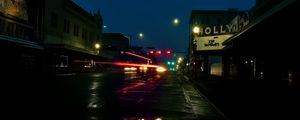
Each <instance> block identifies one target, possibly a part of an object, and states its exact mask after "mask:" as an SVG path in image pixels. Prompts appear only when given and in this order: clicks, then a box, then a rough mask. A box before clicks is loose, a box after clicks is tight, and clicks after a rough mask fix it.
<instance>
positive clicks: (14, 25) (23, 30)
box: [0, 0, 44, 73]
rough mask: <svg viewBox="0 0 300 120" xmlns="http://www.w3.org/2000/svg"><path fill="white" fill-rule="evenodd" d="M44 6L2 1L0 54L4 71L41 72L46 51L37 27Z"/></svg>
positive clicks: (26, 0)
mask: <svg viewBox="0 0 300 120" xmlns="http://www.w3.org/2000/svg"><path fill="white" fill-rule="evenodd" d="M41 3H42V2H41V1H37V2H35V1H33V0H18V1H12V0H1V1H0V46H1V52H0V53H1V56H2V57H1V63H3V66H4V71H8V73H25V72H26V73H34V72H37V71H39V69H40V67H41V66H40V63H41V59H42V52H43V50H44V47H43V46H42V39H41V37H42V36H41V34H39V30H40V29H39V25H38V24H37V21H38V20H39V19H40V16H39V11H40V10H41V7H40V6H39V5H40V4H41Z"/></svg>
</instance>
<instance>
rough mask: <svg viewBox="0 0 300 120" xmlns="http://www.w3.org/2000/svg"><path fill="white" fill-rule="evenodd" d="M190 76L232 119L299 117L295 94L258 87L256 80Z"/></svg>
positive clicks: (286, 119) (287, 118)
mask: <svg viewBox="0 0 300 120" xmlns="http://www.w3.org/2000/svg"><path fill="white" fill-rule="evenodd" d="M184 76H185V78H186V79H188V80H190V81H191V82H192V83H193V84H194V85H195V86H196V87H197V88H198V90H199V91H201V93H203V94H204V95H205V96H206V97H207V98H208V99H209V100H210V101H211V102H213V103H214V104H215V105H216V106H217V107H218V108H220V110H221V111H222V112H223V113H224V114H225V115H226V116H227V117H228V118H229V119H230V120H245V119H247V120H248V119H251V120H253V119H273V118H274V119H275V118H277V117H279V118H284V119H285V120H289V119H295V118H299V116H298V115H297V114H298V113H297V111H298V112H299V110H297V109H299V107H296V106H299V104H298V102H297V100H296V99H295V98H296V97H295V94H294V95H290V94H289V93H286V92H285V91H281V90H280V89H279V90H274V89H272V90H269V89H267V88H264V87H262V88H258V87H257V86H255V84H253V83H242V82H240V81H237V80H236V81H234V80H226V79H222V78H221V77H216V76H206V77H205V76H201V75H199V76H198V77H197V79H191V78H189V77H188V76H187V75H184Z"/></svg>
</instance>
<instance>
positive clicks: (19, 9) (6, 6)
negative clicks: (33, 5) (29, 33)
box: [0, 0, 28, 20]
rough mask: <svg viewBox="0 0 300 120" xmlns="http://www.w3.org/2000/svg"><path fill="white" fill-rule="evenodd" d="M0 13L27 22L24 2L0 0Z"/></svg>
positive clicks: (20, 0) (19, 0) (22, 0)
mask: <svg viewBox="0 0 300 120" xmlns="http://www.w3.org/2000/svg"><path fill="white" fill-rule="evenodd" d="M0 12H1V13H3V14H5V15H11V16H14V17H17V18H20V19H23V20H28V13H27V4H26V1H25V0H0Z"/></svg>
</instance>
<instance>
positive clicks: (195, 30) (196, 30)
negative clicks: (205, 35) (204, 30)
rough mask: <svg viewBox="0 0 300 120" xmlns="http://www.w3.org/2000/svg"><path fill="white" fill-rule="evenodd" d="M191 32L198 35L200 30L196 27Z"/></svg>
mask: <svg viewBox="0 0 300 120" xmlns="http://www.w3.org/2000/svg"><path fill="white" fill-rule="evenodd" d="M193 32H194V33H196V34H198V33H199V32H200V28H199V27H198V26H195V27H194V28H193Z"/></svg>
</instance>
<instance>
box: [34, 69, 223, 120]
mask: <svg viewBox="0 0 300 120" xmlns="http://www.w3.org/2000/svg"><path fill="white" fill-rule="evenodd" d="M41 83H43V85H41V84H39V89H40V90H39V94H40V95H41V96H42V97H41V99H40V100H39V103H41V104H39V105H38V107H37V108H38V109H40V110H44V111H45V112H41V113H39V115H40V116H41V117H45V118H49V119H64V120H74V119H80V120H102V119H103V120H104V119H105V120H108V119H110V120H138V119H139V120H142V119H144V120H159V119H163V120H169V119H171V120H173V119H176V120H177V119H179V120H180V119H200V120H220V119H221V120H222V119H224V118H223V116H222V114H221V113H220V112H219V111H218V110H216V109H215V107H213V106H212V105H211V104H210V103H209V102H208V101H207V99H205V97H203V96H202V95H201V94H200V93H199V92H198V91H197V90H196V89H195V88H194V86H193V85H192V84H191V83H190V82H189V81H186V80H185V79H183V78H182V77H181V76H180V75H179V74H177V73H175V72H167V73H164V74H151V75H140V74H137V73H136V72H125V71H118V72H102V73H69V74H56V75H52V76H48V77H47V82H41Z"/></svg>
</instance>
